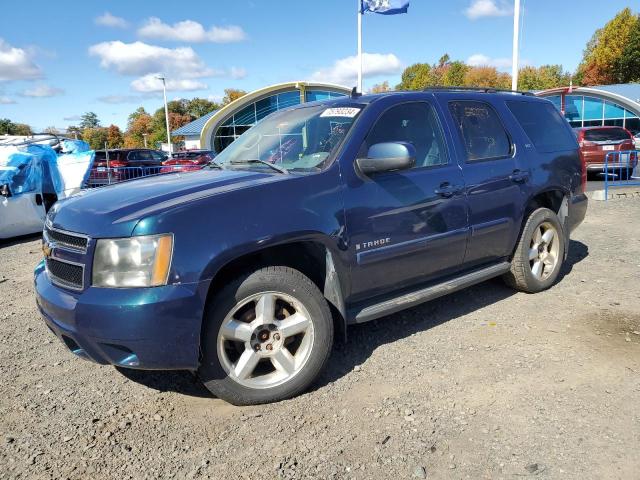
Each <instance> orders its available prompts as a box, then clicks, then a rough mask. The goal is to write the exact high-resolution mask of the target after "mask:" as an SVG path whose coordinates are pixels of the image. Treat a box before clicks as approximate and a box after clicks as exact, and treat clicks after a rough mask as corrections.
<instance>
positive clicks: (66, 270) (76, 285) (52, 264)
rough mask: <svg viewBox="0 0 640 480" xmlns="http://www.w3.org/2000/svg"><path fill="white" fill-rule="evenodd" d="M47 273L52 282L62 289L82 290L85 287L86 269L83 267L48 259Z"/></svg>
mask: <svg viewBox="0 0 640 480" xmlns="http://www.w3.org/2000/svg"><path fill="white" fill-rule="evenodd" d="M47 272H49V277H50V278H51V281H52V282H53V283H55V284H57V285H60V286H61V287H66V288H71V289H73V290H82V288H83V286H84V268H83V267H82V265H74V264H72V263H67V262H63V261H60V260H56V259H55V258H47Z"/></svg>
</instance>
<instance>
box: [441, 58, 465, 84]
mask: <svg viewBox="0 0 640 480" xmlns="http://www.w3.org/2000/svg"><path fill="white" fill-rule="evenodd" d="M467 70H469V67H467V65H466V64H465V63H464V62H459V61H456V62H451V63H449V65H448V68H447V71H446V72H445V74H444V76H443V79H442V85H443V86H445V87H461V86H463V85H464V77H465V75H466V74H467Z"/></svg>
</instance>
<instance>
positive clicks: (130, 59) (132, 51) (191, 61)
mask: <svg viewBox="0 0 640 480" xmlns="http://www.w3.org/2000/svg"><path fill="white" fill-rule="evenodd" d="M89 55H92V56H95V57H99V58H100V66H101V67H102V68H106V69H112V70H115V71H116V72H117V73H120V74H121V75H135V76H141V75H147V74H149V73H154V72H163V73H165V74H166V75H168V76H171V75H173V76H176V77H178V76H179V77H181V78H201V77H211V76H215V75H221V74H222V72H221V71H216V70H212V69H210V68H208V67H207V66H206V65H205V63H204V62H203V61H202V59H201V58H200V57H199V56H198V55H197V54H196V52H194V51H193V49H192V48H190V47H181V48H164V47H158V46H155V45H149V44H147V43H144V42H133V43H124V42H121V41H119V40H117V41H112V42H102V43H98V44H96V45H92V46H91V47H89Z"/></svg>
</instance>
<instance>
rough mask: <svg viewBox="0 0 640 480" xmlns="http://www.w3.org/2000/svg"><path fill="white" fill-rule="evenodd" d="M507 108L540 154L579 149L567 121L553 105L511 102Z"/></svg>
mask: <svg viewBox="0 0 640 480" xmlns="http://www.w3.org/2000/svg"><path fill="white" fill-rule="evenodd" d="M507 106H508V107H509V110H511V113H513V116H514V117H516V120H518V123H519V124H520V126H521V127H522V129H523V130H524V133H526V134H527V137H529V140H531V143H533V145H534V146H535V147H536V150H538V151H539V152H542V153H545V152H559V151H563V150H575V149H576V148H578V145H577V144H576V138H575V136H574V135H573V134H572V133H571V131H570V130H569V127H568V126H567V122H566V120H564V119H563V118H562V117H561V116H560V113H559V112H558V110H557V109H556V108H555V107H554V106H553V105H552V104H551V103H544V102H522V101H519V102H516V101H511V102H507Z"/></svg>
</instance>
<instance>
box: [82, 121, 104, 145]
mask: <svg viewBox="0 0 640 480" xmlns="http://www.w3.org/2000/svg"><path fill="white" fill-rule="evenodd" d="M82 139H83V140H84V141H85V142H87V143H88V144H89V146H90V147H91V148H92V149H93V150H104V144H105V143H107V141H108V129H107V128H103V127H95V128H85V129H84V130H83V131H82Z"/></svg>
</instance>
